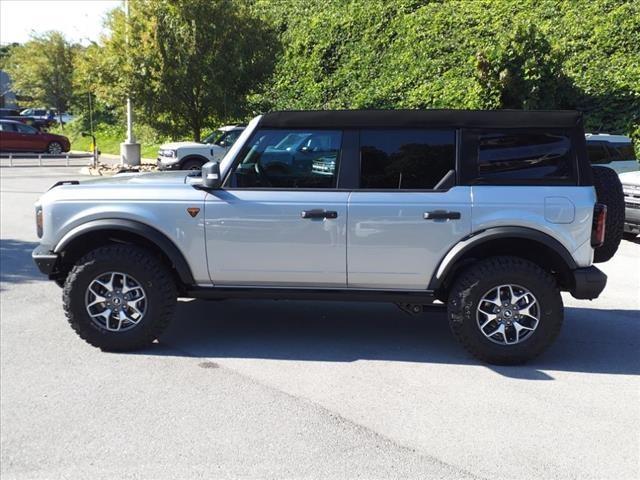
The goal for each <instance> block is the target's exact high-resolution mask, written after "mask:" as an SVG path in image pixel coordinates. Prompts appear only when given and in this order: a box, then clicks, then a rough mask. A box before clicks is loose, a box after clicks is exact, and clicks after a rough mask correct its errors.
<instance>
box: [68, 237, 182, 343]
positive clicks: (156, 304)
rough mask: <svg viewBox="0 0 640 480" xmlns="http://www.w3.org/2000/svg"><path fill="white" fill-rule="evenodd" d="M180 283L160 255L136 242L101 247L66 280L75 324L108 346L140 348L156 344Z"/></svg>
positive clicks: (88, 339) (85, 334)
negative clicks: (176, 283) (138, 245)
mask: <svg viewBox="0 0 640 480" xmlns="http://www.w3.org/2000/svg"><path fill="white" fill-rule="evenodd" d="M176 297H177V293H176V285H175V282H174V280H173V278H172V276H171V273H170V272H169V270H168V269H167V267H166V266H165V265H164V264H163V263H162V262H161V261H160V259H158V258H157V257H156V256H154V255H152V254H150V253H149V252H148V251H146V250H144V249H142V248H139V247H136V246H132V245H110V246H105V247H100V248H97V249H95V250H93V251H91V252H89V253H88V254H87V255H85V256H84V257H82V258H81V259H80V260H79V261H78V262H77V263H76V264H75V266H74V267H73V268H72V269H71V272H69V275H68V276H67V279H66V281H65V284H64V290H63V302H64V310H65V313H66V316H67V319H68V321H69V323H70V324H71V327H72V328H73V329H74V330H75V331H76V333H77V334H78V335H79V336H80V337H81V338H82V339H83V340H85V341H86V342H88V343H90V344H91V345H93V346H95V347H99V348H101V349H103V350H111V351H118V350H135V349H139V348H143V347H146V346H148V345H149V344H151V343H152V342H153V341H154V340H155V339H156V338H158V337H159V336H160V334H161V333H162V332H163V331H164V330H165V328H166V327H167V326H168V324H169V322H170V320H171V318H172V317H173V313H174V310H175V305H176Z"/></svg>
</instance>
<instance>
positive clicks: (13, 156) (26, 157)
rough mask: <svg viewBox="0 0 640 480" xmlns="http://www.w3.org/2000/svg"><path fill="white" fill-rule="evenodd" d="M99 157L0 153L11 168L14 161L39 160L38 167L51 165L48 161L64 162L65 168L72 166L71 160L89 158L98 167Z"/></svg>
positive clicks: (93, 155) (79, 154)
mask: <svg viewBox="0 0 640 480" xmlns="http://www.w3.org/2000/svg"><path fill="white" fill-rule="evenodd" d="M98 157H99V156H98V155H96V154H93V153H89V152H87V153H60V154H54V153H26V152H25V153H13V152H2V153H0V159H9V166H10V167H13V166H15V165H14V163H15V162H14V160H21V159H22V160H37V161H38V166H40V167H42V166H45V165H47V164H48V165H50V162H45V161H47V160H64V161H65V166H67V167H68V166H70V160H75V159H83V158H87V159H90V160H91V163H90V165H97V163H98Z"/></svg>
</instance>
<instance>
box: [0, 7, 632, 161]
mask: <svg viewBox="0 0 640 480" xmlns="http://www.w3.org/2000/svg"><path fill="white" fill-rule="evenodd" d="M130 6H131V7H130V8H131V15H130V19H129V21H128V22H127V21H126V20H125V15H124V12H123V10H122V9H121V8H117V9H115V10H113V11H112V12H111V13H110V14H109V16H108V18H107V21H106V27H107V29H106V31H107V34H106V35H105V36H104V38H102V39H101V40H100V41H99V42H98V43H96V44H93V45H90V46H88V47H87V48H84V49H82V50H80V49H78V48H77V47H73V48H71V51H72V52H73V55H72V56H73V57H74V58H75V61H74V74H73V90H74V95H73V98H72V100H71V101H72V104H73V108H74V113H77V114H79V117H80V123H81V124H82V125H83V126H82V128H85V129H86V128H87V126H88V123H87V118H88V108H87V106H88V103H89V102H88V100H89V98H91V99H92V105H93V109H92V110H93V115H94V117H95V119H97V121H98V123H101V122H106V123H113V122H116V123H119V124H123V120H124V115H123V107H124V105H125V99H126V97H127V95H130V96H131V97H132V98H133V102H134V105H135V107H136V114H137V119H136V126H137V127H136V129H137V130H138V129H141V131H142V129H144V128H147V126H151V127H153V128H154V129H156V130H158V132H159V133H160V134H161V135H170V136H171V137H174V138H175V137H184V136H187V135H189V136H191V137H192V138H193V137H195V138H199V135H200V131H201V130H202V129H203V128H206V127H213V126H215V125H216V124H219V123H222V122H225V123H226V122H232V121H236V120H246V119H247V117H250V116H252V115H254V114H258V113H262V112H265V111H268V110H272V109H323V108H472V109H473V108H575V109H579V110H582V111H583V112H585V121H586V127H587V130H590V131H605V132H610V133H626V134H633V135H634V136H635V138H636V139H638V138H639V137H640V132H639V130H638V129H639V125H640V2H638V1H634V0H572V1H564V2H558V1H557V0H500V1H498V0H213V1H212V0H154V1H150V0H130ZM127 40H128V41H127ZM34 41H35V39H34ZM24 48H26V45H25V46H21V47H16V48H13V49H12V50H11V51H12V52H14V51H15V52H16V53H15V55H14V53H11V54H10V55H9V56H8V57H6V58H5V63H12V62H13V61H14V59H20V58H22V59H23V60H24V59H25V58H26V57H25V56H24V55H23V56H22V57H20V56H19V55H18V54H17V52H18V51H21V50H22V51H24V50H23V49H24ZM43 50H44V49H41V51H43ZM46 51H47V52H52V51H53V49H51V48H49V49H47V50H46ZM34 55H35V56H34V58H41V57H42V55H41V54H39V53H38V52H34ZM8 60H11V62H7V61H8ZM13 63H14V65H13V66H12V67H11V68H14V71H17V66H16V64H15V62H13ZM31 63H33V64H38V63H39V61H38V62H36V61H33V62H31ZM30 68H31V67H30ZM20 81H22V79H21V80H20ZM23 83H30V82H27V81H24V82H23ZM636 145H637V148H639V149H640V141H638V140H636Z"/></svg>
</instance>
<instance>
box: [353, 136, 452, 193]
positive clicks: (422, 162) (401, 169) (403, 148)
mask: <svg viewBox="0 0 640 480" xmlns="http://www.w3.org/2000/svg"><path fill="white" fill-rule="evenodd" d="M455 137H456V134H455V131H454V130H426V129H424V130H423V129H402V130H400V129H399V130H378V129H375V130H373V129H372V130H362V131H361V132H360V187H361V188H375V189H416V190H428V189H432V188H434V187H435V186H436V185H437V184H438V182H439V181H440V180H442V178H443V177H444V176H445V175H446V174H447V172H449V170H453V169H454V168H455V155H456V153H455V152H456V149H455Z"/></svg>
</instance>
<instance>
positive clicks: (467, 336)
mask: <svg viewBox="0 0 640 480" xmlns="http://www.w3.org/2000/svg"><path fill="white" fill-rule="evenodd" d="M447 311H448V318H449V325H450V327H451V330H452V332H453V334H454V335H455V336H456V338H457V339H458V341H460V343H461V344H462V345H463V346H464V347H465V348H466V349H467V350H468V351H469V352H470V353H471V354H472V355H474V356H475V357H477V358H479V359H480V360H482V361H485V362H488V363H494V364H499V365H512V364H518V363H523V362H526V361H528V360H531V359H532V358H534V357H536V356H537V355H539V354H540V353H542V352H543V351H544V350H545V349H546V348H547V347H548V346H549V345H551V343H552V342H553V341H554V340H555V338H556V337H557V335H558V333H559V332H560V327H561V326H562V320H563V305H562V298H561V296H560V291H559V289H558V287H557V285H556V282H555V279H554V278H553V277H552V276H551V275H549V274H548V273H547V272H545V271H544V270H542V269H541V268H540V267H539V266H537V265H536V264H534V263H532V262H530V261H528V260H524V259H521V258H517V257H492V258H489V259H487V260H483V261H481V262H478V263H477V264H475V265H474V266H472V267H470V268H469V269H467V270H466V271H465V272H463V273H462V274H461V275H460V276H459V277H458V278H457V280H456V282H455V284H454V285H453V288H452V290H451V292H450V294H449V299H448V302H447Z"/></svg>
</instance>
